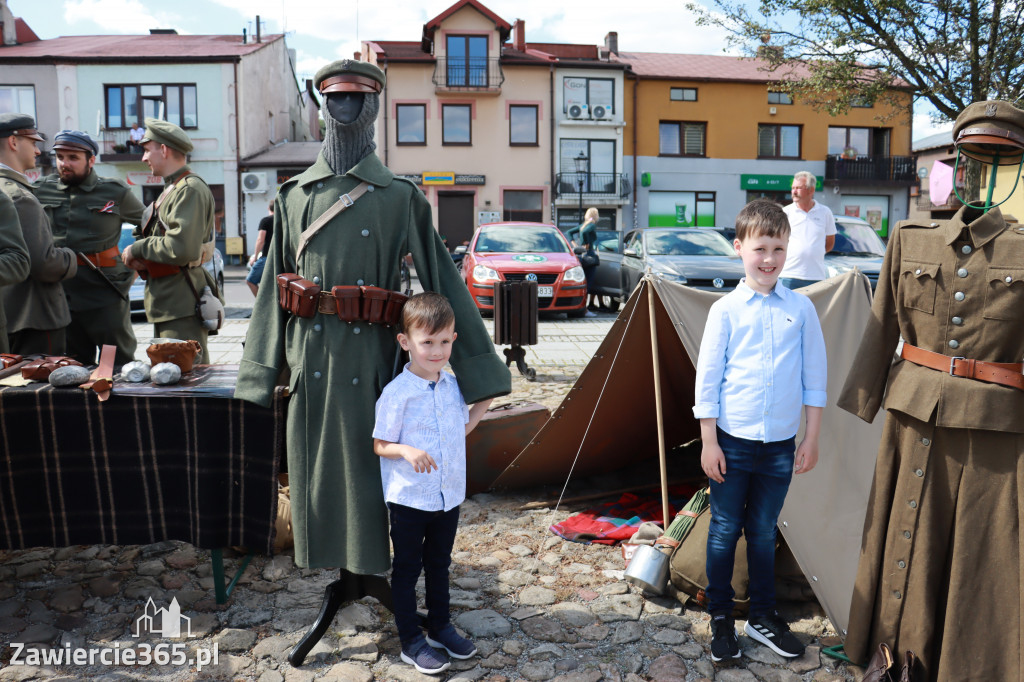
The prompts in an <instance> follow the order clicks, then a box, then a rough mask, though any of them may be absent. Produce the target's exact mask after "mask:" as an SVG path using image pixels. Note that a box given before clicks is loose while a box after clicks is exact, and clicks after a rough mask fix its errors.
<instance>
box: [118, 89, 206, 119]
mask: <svg viewBox="0 0 1024 682" xmlns="http://www.w3.org/2000/svg"><path fill="white" fill-rule="evenodd" d="M106 103H107V125H106V127H107V128H130V127H131V125H132V123H138V124H139V125H140V126H142V125H144V123H145V119H146V118H147V117H150V118H159V119H163V120H165V121H170V122H171V123H174V124H176V125H179V126H181V127H182V128H196V127H198V126H199V114H198V108H197V98H196V86H195V84H190V83H185V84H174V85H107V86H106Z"/></svg>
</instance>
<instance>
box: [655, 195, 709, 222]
mask: <svg viewBox="0 0 1024 682" xmlns="http://www.w3.org/2000/svg"><path fill="white" fill-rule="evenodd" d="M647 224H648V225H649V226H650V227H714V226H715V193H714V192H660V191H653V192H650V194H649V195H648V208H647Z"/></svg>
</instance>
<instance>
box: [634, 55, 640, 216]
mask: <svg viewBox="0 0 1024 682" xmlns="http://www.w3.org/2000/svg"><path fill="white" fill-rule="evenodd" d="M633 81H634V82H633V131H632V136H633V229H634V230H635V229H636V228H637V215H636V214H637V212H638V209H637V203H636V196H637V194H636V193H637V187H639V186H640V178H638V177H637V175H636V157H637V148H636V129H637V128H638V127H639V126H638V125H637V121H639V120H640V119H639V118H637V113H636V106H637V105H636V102H637V96H636V91H637V90H639V89H640V75H639V74H635V73H634V74H633Z"/></svg>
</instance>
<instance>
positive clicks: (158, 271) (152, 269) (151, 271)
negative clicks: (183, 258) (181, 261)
mask: <svg viewBox="0 0 1024 682" xmlns="http://www.w3.org/2000/svg"><path fill="white" fill-rule="evenodd" d="M142 262H143V263H145V264H146V269H145V270H139V277H141V278H142V279H146V280H149V279H160V278H161V277H170V276H171V275H176V274H178V273H179V272H181V266H180V265H167V264H166V263H154V262H153V261H151V260H145V259H143V261H142Z"/></svg>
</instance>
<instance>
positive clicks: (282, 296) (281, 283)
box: [277, 272, 302, 310]
mask: <svg viewBox="0 0 1024 682" xmlns="http://www.w3.org/2000/svg"><path fill="white" fill-rule="evenodd" d="M297 279H302V278H301V277H299V276H298V275H296V274H295V273H294V272H283V273H281V274H280V275H278V276H277V303H278V305H280V306H281V307H282V308H284V309H285V310H291V305H290V304H289V303H288V283H289V282H292V281H294V280H297Z"/></svg>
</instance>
